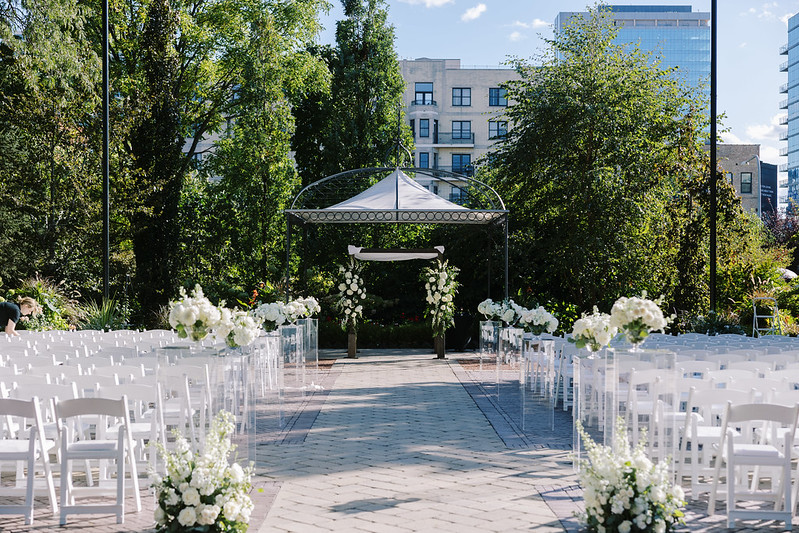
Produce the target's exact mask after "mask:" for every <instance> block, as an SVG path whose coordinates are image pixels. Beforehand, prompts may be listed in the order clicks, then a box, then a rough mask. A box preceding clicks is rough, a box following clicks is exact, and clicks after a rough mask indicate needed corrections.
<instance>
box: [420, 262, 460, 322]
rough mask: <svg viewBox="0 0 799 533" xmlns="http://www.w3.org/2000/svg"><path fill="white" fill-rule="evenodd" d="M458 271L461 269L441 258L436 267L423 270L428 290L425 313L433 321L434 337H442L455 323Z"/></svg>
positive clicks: (422, 277)
mask: <svg viewBox="0 0 799 533" xmlns="http://www.w3.org/2000/svg"><path fill="white" fill-rule="evenodd" d="M458 272H460V269H458V268H456V267H451V266H449V265H448V262H447V261H444V262H443V263H442V262H441V260H439V261H438V263H437V264H436V266H435V267H427V268H425V269H424V270H423V271H422V276H421V279H422V281H423V282H424V288H425V290H426V291H427V297H426V301H427V308H426V309H425V312H424V314H425V316H426V317H429V318H430V320H431V322H432V326H433V336H434V337H442V336H443V335H444V332H445V331H447V328H449V327H450V326H452V325H453V324H455V295H456V294H457V293H458V282H457V281H456V280H455V278H456V277H457V275H458Z"/></svg>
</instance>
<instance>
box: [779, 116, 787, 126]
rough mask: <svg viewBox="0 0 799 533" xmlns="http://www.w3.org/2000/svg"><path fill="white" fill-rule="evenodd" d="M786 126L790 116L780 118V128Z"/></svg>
mask: <svg viewBox="0 0 799 533" xmlns="http://www.w3.org/2000/svg"><path fill="white" fill-rule="evenodd" d="M786 124H788V115H785V116H784V117H780V126H785V125H786Z"/></svg>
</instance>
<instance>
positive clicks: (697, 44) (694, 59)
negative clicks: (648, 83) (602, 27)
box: [555, 5, 710, 99]
mask: <svg viewBox="0 0 799 533" xmlns="http://www.w3.org/2000/svg"><path fill="white" fill-rule="evenodd" d="M605 8H606V9H607V10H608V11H609V12H610V15H611V18H612V19H613V24H614V25H615V26H616V27H617V28H618V35H617V37H616V40H615V42H616V43H617V44H620V45H626V44H632V45H638V47H639V48H640V49H641V50H642V51H644V52H651V53H652V56H653V58H656V59H660V65H661V67H662V68H672V67H676V69H677V70H676V72H675V74H676V75H677V76H680V77H681V78H682V79H683V80H684V81H685V82H687V83H688V84H689V85H691V86H693V87H697V88H701V89H702V91H703V92H704V93H705V97H706V98H707V99H709V98H710V87H709V84H710V13H709V12H693V11H692V8H691V6H637V5H630V6H616V5H609V6H605ZM575 15H582V16H586V15H587V13H575V12H561V13H559V14H558V16H557V17H556V18H555V31H556V32H557V31H560V30H561V29H563V28H564V27H566V26H567V25H568V24H569V22H570V20H571V18H572V17H574V16H575Z"/></svg>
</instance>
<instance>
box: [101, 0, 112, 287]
mask: <svg viewBox="0 0 799 533" xmlns="http://www.w3.org/2000/svg"><path fill="white" fill-rule="evenodd" d="M102 34H103V298H105V299H106V300H108V297H109V287H108V285H109V278H110V270H111V268H110V263H111V230H110V226H111V223H110V212H111V202H110V200H109V195H110V192H109V189H110V183H109V176H108V175H109V162H108V159H109V157H108V139H109V120H108V107H109V105H108V0H103V30H102Z"/></svg>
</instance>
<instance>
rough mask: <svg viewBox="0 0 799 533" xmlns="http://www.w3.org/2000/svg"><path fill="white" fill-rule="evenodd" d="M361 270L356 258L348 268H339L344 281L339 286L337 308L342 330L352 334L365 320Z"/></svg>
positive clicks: (364, 294) (364, 297)
mask: <svg viewBox="0 0 799 533" xmlns="http://www.w3.org/2000/svg"><path fill="white" fill-rule="evenodd" d="M361 268H362V266H361V264H360V263H357V262H356V261H355V259H354V258H351V259H350V263H349V265H347V266H346V267H345V266H340V267H339V272H340V273H341V278H342V279H341V283H339V285H338V291H339V293H338V299H337V300H336V308H337V309H338V310H339V312H340V313H341V328H342V329H343V330H344V331H347V332H351V333H354V332H355V330H356V329H357V327H358V322H360V320H361V318H363V302H364V300H365V299H366V290H365V289H364V288H363V285H364V282H363V277H362V276H361Z"/></svg>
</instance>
